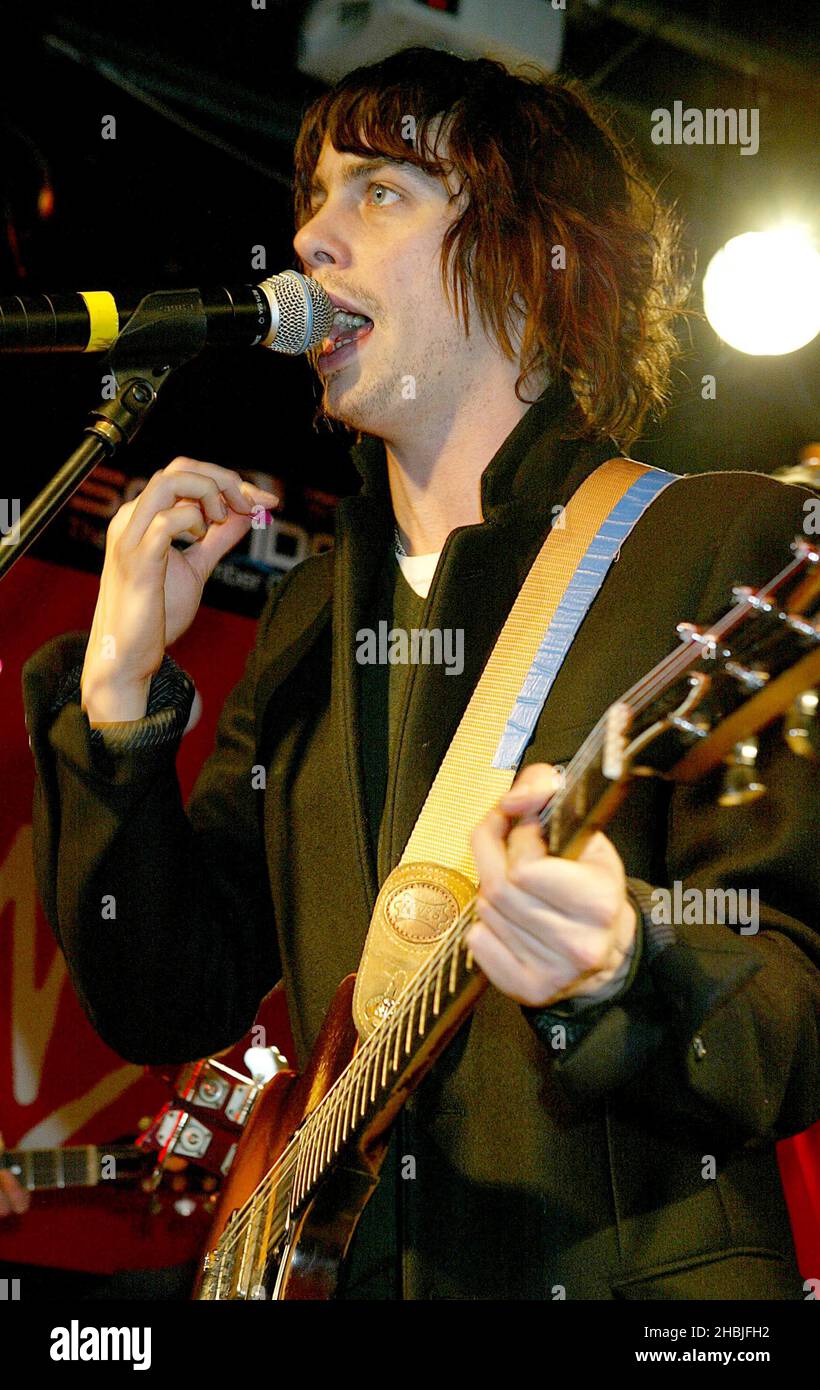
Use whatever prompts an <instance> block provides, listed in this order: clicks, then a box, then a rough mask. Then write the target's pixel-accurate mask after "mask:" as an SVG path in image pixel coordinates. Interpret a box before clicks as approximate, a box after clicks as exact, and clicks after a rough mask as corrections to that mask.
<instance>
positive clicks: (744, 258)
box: [703, 225, 820, 356]
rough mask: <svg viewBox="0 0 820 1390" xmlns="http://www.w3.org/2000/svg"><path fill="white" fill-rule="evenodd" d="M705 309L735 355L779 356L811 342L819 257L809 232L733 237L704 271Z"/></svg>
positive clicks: (818, 316) (781, 230)
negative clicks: (742, 353)
mask: <svg viewBox="0 0 820 1390" xmlns="http://www.w3.org/2000/svg"><path fill="white" fill-rule="evenodd" d="M703 307H704V309H705V311H706V317H707V318H708V320H709V322H710V323H711V325H712V327H713V328H714V330H715V332H716V333H717V334H718V336H719V337H721V338H722V339H723V340H724V342H726V343H729V344H730V346H731V347H733V348H737V349H738V351H739V352H747V353H750V354H753V355H763V354H766V355H772V356H779V355H780V354H782V353H786V352H795V351H796V350H797V348H801V347H804V346H805V344H806V343H810V342H811V340H812V338H814V337H815V336H816V335H817V334H818V333H820V253H818V251H817V249H816V247H815V246H814V244H813V242H812V238H811V236H810V235H809V233H808V231H807V229H806V228H805V227H801V226H790V225H789V226H782V227H776V228H773V229H772V230H770V231H766V232H744V234H743V235H742V236H736V237H732V239H731V241H727V243H726V245H725V246H724V247H723V248H722V249H721V250H720V251H718V252H717V254H716V255H714V256H713V257H712V259H711V261H710V262H709V265H708V266H707V268H706V274H705V275H704V277H703Z"/></svg>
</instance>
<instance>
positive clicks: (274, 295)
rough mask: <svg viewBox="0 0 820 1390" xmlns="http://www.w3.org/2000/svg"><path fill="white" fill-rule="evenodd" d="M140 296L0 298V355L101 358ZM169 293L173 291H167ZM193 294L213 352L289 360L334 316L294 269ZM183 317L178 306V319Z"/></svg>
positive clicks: (318, 337) (85, 293)
mask: <svg viewBox="0 0 820 1390" xmlns="http://www.w3.org/2000/svg"><path fill="white" fill-rule="evenodd" d="M145 293H146V291H140V290H136V291H135V290H130V291H129V290H124V291H122V292H118V293H117V294H116V295H114V294H110V293H109V292H108V290H80V291H79V292H78V293H76V294H74V293H64V294H36V295H27V296H25V297H22V296H20V295H13V296H11V297H10V298H6V299H0V352H106V351H107V350H108V348H110V347H111V345H112V344H113V343H114V341H115V339H116V338H117V336H118V334H119V332H120V329H121V328H122V327H124V326H125V324H126V323H127V322H128V320H129V318H130V317H131V315H132V314H133V312H134V310H135V309H136V308H137V305H138V304H139V303H140V301H141V300H142V299H143V298H144V296H145ZM170 293H173V291H170ZM191 293H194V294H198V295H199V296H200V299H201V301H202V306H203V308H204V310H205V316H206V319H207V341H208V343H209V344H213V345H215V346H217V347H256V346H261V347H267V348H272V349H273V351H274V352H286V353H288V354H290V355H292V356H295V355H296V354H298V353H300V352H308V351H309V349H310V348H313V347H318V345H319V343H321V341H322V339H323V338H326V337H327V335H328V333H329V332H330V326H331V324H332V322H333V315H334V314H335V312H336V310H335V307H334V305H333V304H332V303H331V301H330V300H329V299H328V296H327V295H326V294H325V292H324V290H323V289H322V287H321V285H319V284H318V283H317V282H316V281H315V280H313V279H312V278H311V277H310V276H307V275H300V274H299V272H298V271H297V270H285V271H283V272H282V274H281V275H272V276H271V277H270V278H269V279H267V280H263V281H262V283H261V284H260V285H238V286H237V285H234V286H231V287H230V288H226V287H224V286H220V287H219V288H218V289H214V290H194V291H193V292H192V291H190V290H188V291H185V294H187V295H190V294H191ZM189 311H190V305H189V301H188V300H187V299H186V300H181V301H180V312H181V313H185V312H189Z"/></svg>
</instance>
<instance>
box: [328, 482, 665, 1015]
mask: <svg viewBox="0 0 820 1390" xmlns="http://www.w3.org/2000/svg"><path fill="white" fill-rule="evenodd" d="M677 477H678V475H677V474H675V473H667V472H665V471H663V470H662V469H658V468H651V467H650V466H649V465H648V464H644V463H638V462H636V460H634V459H628V458H613V459H608V460H607V462H606V463H602V464H601V465H600V466H599V467H598V468H596V469H595V472H594V473H591V474H590V476H589V477H588V478H586V479H585V480H584V482H583V483H582V484H581V486H580V487H579V488H577V490H576V491H575V492H574V493H573V495H572V497H571V498H570V500H569V502H568V503H567V505H566V507H565V508H564V510H563V512H562V513H560V515H559V517H558V519H557V521H556V522H555V523H554V524H553V526H552V528H551V529H550V531H549V534H548V535H547V537H546V540H545V541H544V543H543V545H542V547H541V549H540V551H539V553H538V555H537V556H536V558H535V560H534V562H533V564H532V567H531V569H530V570H529V573H528V574H527V577H526V579H525V580H524V583H523V585H522V586H521V589H520V591H519V593H518V595H517V597H516V599H515V602H514V603H513V606H512V608H511V609H510V612H509V615H508V617H507V619H506V622H505V623H504V626H503V628H502V630H501V632H500V634H499V637H498V640H497V642H496V644H495V646H494V648H493V650H492V652H491V653H490V657H489V659H488V661H487V664H486V665H485V667H484V670H483V671H482V673H481V676H480V678H479V680H478V683H477V685H476V687H475V689H474V691H473V694H472V695H471V697H470V701H469V703H468V705H467V708H466V709H465V711H464V714H463V716H462V718H461V722H460V723H459V726H458V728H457V730H456V732H455V735H454V737H453V740H452V742H451V744H450V746H449V748H448V749H447V752H446V753H445V755H444V758H443V759H442V761H441V764H440V766H439V769H438V772H437V773H436V777H435V780H434V781H433V784H432V786H431V788H430V791H429V792H428V794H427V799H426V800H425V803H424V805H423V807H422V809H421V812H420V814H419V817H418V820H417V821H416V824H415V826H414V828H413V830H412V832H411V834H410V838H409V839H408V841H407V845H406V847H405V850H404V853H403V855H402V857H401V861H400V863H399V864H398V865H397V866H396V868H395V869H393V871H392V872H391V873H390V874H389V875H388V877H387V878H386V879H385V882H384V884H383V885H382V889H381V891H380V893H379V896H378V898H377V900H376V905H375V907H374V909H373V917H372V920H371V923H370V927H369V929H368V934H367V939H366V941H365V945H364V952H363V954H362V959H361V963H360V965H359V970H358V973H357V976H356V986H355V991H354V995H353V1016H354V1021H355V1024H356V1028H357V1030H358V1032H359V1035H360V1037H361V1038H362V1039H364V1038H366V1037H367V1036H368V1035H369V1034H370V1033H372V1032H373V1030H374V1029H375V1028H376V1027H378V1025H379V1023H381V1022H382V1020H383V1019H384V1018H386V1017H387V1016H388V1015H389V1013H390V1011H391V1009H392V1007H393V1003H394V1001H395V1000H396V998H397V997H398V995H399V994H400V993H401V991H402V990H403V988H404V986H405V985H406V984H407V982H408V981H409V980H410V978H411V977H412V976H413V975H414V974H415V973H416V971H417V970H418V969H419V968H420V967H421V966H422V965H423V963H424V960H425V958H426V957H427V955H428V954H429V952H430V950H431V949H432V947H433V946H434V944H435V943H436V941H437V940H438V939H439V938H440V937H441V936H442V935H443V934H444V932H445V931H447V930H448V928H449V927H450V926H451V924H452V923H453V922H454V921H455V920H456V918H457V917H458V915H459V914H460V913H461V911H462V910H463V909H464V908H465V907H466V906H467V904H468V903H469V902H470V900H471V899H472V898H473V897H474V896H475V889H476V880H477V875H476V870H475V864H474V863H473V857H472V852H471V849H470V837H471V834H472V830H473V827H474V826H475V825H477V824H478V822H479V821H480V820H482V819H483V818H484V816H486V814H487V812H488V811H489V810H490V809H491V807H492V806H494V805H495V803H496V802H497V801H498V799H499V797H501V796H503V795H504V793H505V792H506V791H508V790H509V788H510V785H511V784H512V781H513V778H514V776H515V773H516V769H517V767H518V764H519V762H520V760H521V757H522V755H523V753H524V749H525V747H526V745H527V743H528V742H529V739H530V737H531V735H532V732H533V729H534V728H535V724H536V722H537V720H538V716H539V714H540V713H541V710H542V708H543V705H544V702H545V700H546V698H547V695H548V694H549V691H550V689H551V687H552V684H553V682H554V680H555V677H556V675H557V674H558V671H559V670H560V667H561V665H562V663H563V660H564V657H565V656H566V654H567V652H568V650H569V648H570V645H571V643H572V641H573V639H574V637H575V634H576V633H577V631H578V629H579V627H580V626H581V623H582V622H583V620H584V618H585V616H586V614H587V612H588V611H589V608H590V606H591V604H592V602H593V600H594V598H595V596H596V594H597V593H598V590H599V589H600V587H601V585H602V583H603V581H604V578H605V577H606V574H607V571H608V569H609V567H610V565H611V564H612V561H613V560H614V559H615V558H616V556H617V554H618V551H619V550H620V547H621V545H623V543H624V541H625V540H626V538H627V536H628V535H629V533H630V531H631V530H632V528H633V526H634V525H635V523H636V522H637V521H638V519H639V518H640V517H641V516H642V515H643V513H644V511H645V510H646V508H647V507H648V506H649V505H650V503H651V502H652V501H653V500H654V499H655V497H657V496H658V495H659V494H660V493H661V492H662V491H663V490H664V489H665V488H667V487H668V486H669V484H670V483H673V482H675V481H676V479H677Z"/></svg>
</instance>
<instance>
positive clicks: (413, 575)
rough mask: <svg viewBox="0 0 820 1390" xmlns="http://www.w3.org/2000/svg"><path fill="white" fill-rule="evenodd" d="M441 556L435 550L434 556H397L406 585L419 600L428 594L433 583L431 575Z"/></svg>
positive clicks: (439, 552) (438, 551)
mask: <svg viewBox="0 0 820 1390" xmlns="http://www.w3.org/2000/svg"><path fill="white" fill-rule="evenodd" d="M440 554H441V551H440V550H437V551H436V553H435V555H397V556H396V559H397V560H398V562H399V565H400V567H401V572H402V574H403V575H404V577H405V579H406V580H407V583H408V584H409V585H410V588H411V589H412V590H413V592H414V593H416V594H418V596H419V598H426V597H427V595H428V594H429V592H430V585H431V584H432V582H433V575H434V574H435V572H436V565H437V564H438V557H439V555H440Z"/></svg>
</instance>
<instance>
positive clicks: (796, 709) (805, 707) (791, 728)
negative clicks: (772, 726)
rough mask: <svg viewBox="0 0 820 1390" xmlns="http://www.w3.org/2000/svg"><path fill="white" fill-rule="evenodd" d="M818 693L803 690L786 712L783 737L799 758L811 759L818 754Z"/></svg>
mask: <svg viewBox="0 0 820 1390" xmlns="http://www.w3.org/2000/svg"><path fill="white" fill-rule="evenodd" d="M818 698H820V696H819V695H818V691H816V690H804V691H803V692H802V694H801V695H798V697H797V699H796V700H795V701H794V704H793V705H791V706H790V708H789V709H788V711H787V712H786V718H785V720H784V722H783V737H784V738H785V740H786V743H787V744H788V746H789V748H790V749H791V751H792V752H793V753H796V754H797V756H798V757H799V758H812V757H816V756H817V752H818V732H820V731H818V727H817V718H816V716H817V704H818Z"/></svg>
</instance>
